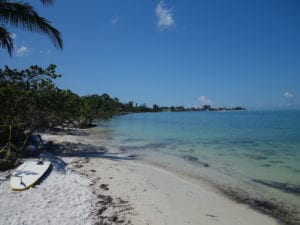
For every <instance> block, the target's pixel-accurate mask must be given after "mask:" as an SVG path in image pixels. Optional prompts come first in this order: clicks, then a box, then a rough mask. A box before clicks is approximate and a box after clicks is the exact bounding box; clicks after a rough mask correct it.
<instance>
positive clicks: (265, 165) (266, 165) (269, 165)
mask: <svg viewBox="0 0 300 225" xmlns="http://www.w3.org/2000/svg"><path fill="white" fill-rule="evenodd" d="M260 166H261V167H271V164H263V165H260Z"/></svg>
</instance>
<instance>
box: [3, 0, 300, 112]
mask: <svg viewBox="0 0 300 225" xmlns="http://www.w3.org/2000/svg"><path fill="white" fill-rule="evenodd" d="M29 2H30V3H31V4H32V5H33V6H34V7H35V9H36V10H37V11H38V12H39V14H40V15H41V16H43V17H45V18H47V19H48V20H49V21H51V23H52V25H53V26H54V27H56V28H57V29H59V30H60V31H61V33H62V37H63V41H64V48H63V50H58V49H56V48H55V47H54V45H53V44H52V43H51V41H50V40H49V38H48V37H47V36H45V35H42V34H35V33H29V32H24V31H22V30H20V29H15V28H11V27H9V26H8V28H9V30H10V31H11V32H12V33H13V37H14V42H15V50H14V54H13V57H10V56H9V55H8V53H7V52H6V51H5V50H4V49H0V67H1V68H3V67H4V65H8V66H9V67H11V68H18V69H24V68H26V67H28V66H30V65H40V66H44V67H46V66H47V65H49V64H50V63H52V64H56V65H57V72H58V73H60V74H62V78H59V79H58V80H56V81H55V83H56V84H57V85H58V87H60V88H63V89H70V90H72V91H73V92H75V93H77V94H79V95H88V94H103V93H108V94H109V95H110V96H112V97H118V98H119V99H120V101H121V102H128V101H134V102H137V103H139V104H143V103H146V104H147V105H148V106H152V105H153V104H158V105H159V106H171V105H183V106H186V107H194V106H196V107H197V106H201V105H203V104H210V105H212V106H215V107H218V106H225V107H232V106H243V107H246V108H249V109H300V13H299V12H300V1H298V0H280V1H279V0H86V1H84V2H82V1H72V3H71V4H70V1H63V0H56V1H55V4H54V5H53V6H51V7H49V6H42V5H41V4H40V2H39V1H33V0H32V1H29Z"/></svg>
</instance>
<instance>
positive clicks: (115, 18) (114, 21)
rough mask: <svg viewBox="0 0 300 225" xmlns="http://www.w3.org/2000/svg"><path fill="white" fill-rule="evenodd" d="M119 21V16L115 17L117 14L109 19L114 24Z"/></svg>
mask: <svg viewBox="0 0 300 225" xmlns="http://www.w3.org/2000/svg"><path fill="white" fill-rule="evenodd" d="M118 22H119V18H118V17H117V16H115V17H114V18H112V20H111V24H112V25H115V24H117V23H118Z"/></svg>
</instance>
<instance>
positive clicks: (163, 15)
mask: <svg viewBox="0 0 300 225" xmlns="http://www.w3.org/2000/svg"><path fill="white" fill-rule="evenodd" d="M155 13H156V16H157V18H158V22H157V26H158V28H159V29H160V30H164V29H165V28H170V27H174V26H175V21H174V19H173V14H172V10H171V9H168V8H167V7H166V5H165V3H164V2H163V0H161V1H160V2H159V3H158V5H157V6H156V9H155Z"/></svg>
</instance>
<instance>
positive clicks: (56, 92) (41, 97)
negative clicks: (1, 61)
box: [0, 64, 120, 158]
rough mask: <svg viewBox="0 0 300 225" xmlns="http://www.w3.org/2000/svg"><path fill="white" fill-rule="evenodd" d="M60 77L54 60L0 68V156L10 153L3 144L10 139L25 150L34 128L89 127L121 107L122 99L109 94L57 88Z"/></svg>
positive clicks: (42, 129) (109, 116)
mask: <svg viewBox="0 0 300 225" xmlns="http://www.w3.org/2000/svg"><path fill="white" fill-rule="evenodd" d="M59 77H61V75H60V74H57V73H56V66H55V65H53V64H51V65H49V66H48V67H47V68H42V67H39V66H30V67H29V68H27V69H24V70H17V69H11V68H9V67H8V66H5V68H4V69H0V102H1V110H0V158H5V157H6V156H7V155H6V154H5V153H7V152H8V151H6V150H5V149H3V148H2V147H3V146H4V145H5V144H6V143H7V142H8V140H9V139H10V140H11V143H13V146H16V147H15V149H16V150H17V149H19V150H20V152H21V153H22V151H23V149H22V148H23V147H25V145H26V140H27V138H28V135H30V134H32V133H34V132H39V131H45V130H49V131H53V130H57V129H65V128H68V129H69V128H80V127H88V126H90V125H91V124H92V123H93V122H94V121H104V120H107V119H109V118H111V117H112V116H113V115H115V114H117V113H118V111H119V110H120V102H119V99H118V98H111V97H110V96H109V95H108V94H103V95H97V94H95V95H90V96H79V95H77V94H76V93H74V92H72V91H71V90H63V89H60V88H58V87H57V86H56V84H55V83H54V80H55V79H57V78H59ZM10 131H11V132H10ZM10 134H12V135H10ZM11 146H12V145H11Z"/></svg>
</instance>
